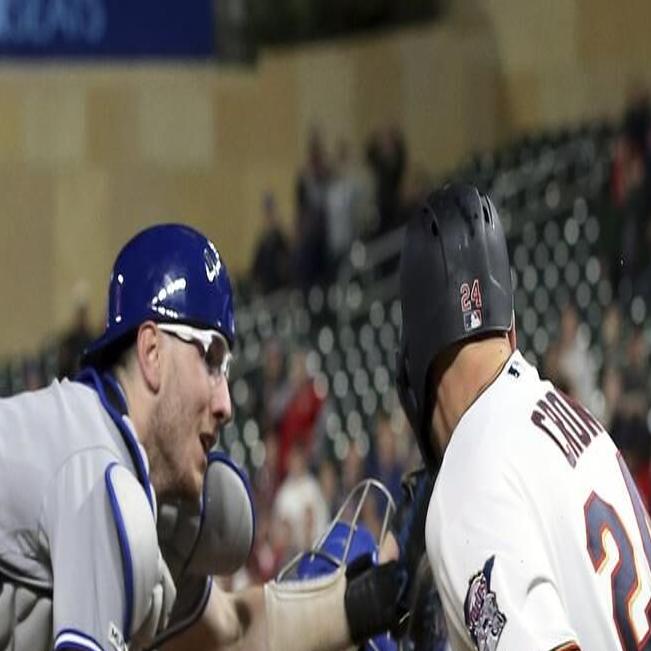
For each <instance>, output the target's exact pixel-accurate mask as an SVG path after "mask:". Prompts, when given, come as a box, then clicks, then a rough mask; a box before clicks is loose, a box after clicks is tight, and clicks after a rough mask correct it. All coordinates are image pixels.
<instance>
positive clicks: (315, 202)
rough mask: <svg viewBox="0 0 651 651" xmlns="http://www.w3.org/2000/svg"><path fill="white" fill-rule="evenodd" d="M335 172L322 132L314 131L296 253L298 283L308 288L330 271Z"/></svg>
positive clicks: (300, 196) (299, 201)
mask: <svg viewBox="0 0 651 651" xmlns="http://www.w3.org/2000/svg"><path fill="white" fill-rule="evenodd" d="M330 177H331V171H330V166H329V164H328V161H327V158H326V154H325V149H324V146H323V142H322V140H321V134H320V133H319V131H318V130H317V129H314V130H313V131H312V134H311V135H310V140H309V144H308V153H307V161H306V163H305V166H304V167H303V169H302V170H301V171H300V173H299V175H298V179H297V183H296V222H295V243H294V254H293V259H294V262H293V277H294V282H295V284H296V285H297V286H298V287H300V288H301V289H303V290H304V291H307V290H308V289H309V288H310V287H311V286H312V285H314V284H316V283H319V282H320V281H321V280H322V279H323V277H324V275H325V273H326V271H327V262H328V261H327V240H326V229H327V210H328V206H327V194H328V185H329V183H330Z"/></svg>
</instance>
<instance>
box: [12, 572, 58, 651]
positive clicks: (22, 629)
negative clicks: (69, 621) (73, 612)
mask: <svg viewBox="0 0 651 651" xmlns="http://www.w3.org/2000/svg"><path fill="white" fill-rule="evenodd" d="M52 643H53V641H52V599H51V598H50V597H48V596H47V595H45V594H41V593H39V592H37V591H34V590H32V589H30V588H27V587H25V586H22V585H17V584H15V583H12V582H11V581H10V580H9V579H5V578H4V577H2V576H0V651H49V650H50V649H51V648H52Z"/></svg>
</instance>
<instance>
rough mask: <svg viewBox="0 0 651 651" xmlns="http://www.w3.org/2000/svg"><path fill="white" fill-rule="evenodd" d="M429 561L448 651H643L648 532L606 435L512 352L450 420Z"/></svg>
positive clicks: (432, 512)
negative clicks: (468, 404) (454, 419)
mask: <svg viewBox="0 0 651 651" xmlns="http://www.w3.org/2000/svg"><path fill="white" fill-rule="evenodd" d="M426 543H427V554H428V557H429V560H430V563H431V565H432V568H433V572H434V577H435V580H436V583H437V586H438V588H439V591H440V595H441V599H442V602H443V606H444V610H445V615H446V620H447V625H448V632H449V635H450V642H451V646H452V648H453V649H455V650H458V649H478V650H479V651H495V650H496V651H516V650H517V651H534V650H535V651H549V650H550V649H575V648H580V649H582V650H583V651H602V650H603V651H614V650H619V649H624V650H625V651H633V650H640V649H645V650H646V649H651V632H650V626H649V623H650V622H651V569H650V567H651V536H650V534H649V520H648V516H647V515H646V512H645V510H644V507H643V506H642V503H641V501H640V499H639V496H638V493H637V490H636V488H635V486H634V484H633V480H632V479H631V476H630V474H629V472H628V470H627V468H626V466H625V464H624V462H623V460H622V458H621V456H620V454H619V452H618V450H617V448H616V447H615V445H614V444H613V442H612V440H611V438H610V436H609V435H608V433H607V432H606V431H605V430H604V428H603V427H602V426H601V425H600V424H599V423H598V422H597V421H596V419H595V418H594V417H593V416H592V415H590V414H589V413H588V412H587V411H586V410H585V409H584V408H583V407H581V406H580V405H578V404H577V403H575V402H573V401H572V400H570V399H569V398H567V397H565V396H564V395H563V394H562V393H560V392H559V391H558V390H557V389H556V388H555V387H554V386H553V385H552V384H551V383H550V382H547V381H543V380H541V379H540V378H539V376H538V373H537V371H536V369H535V368H533V367H532V366H531V365H530V364H528V363H527V362H526V361H525V360H524V359H523V357H522V356H521V355H520V353H518V352H515V353H514V354H513V355H512V356H511V358H510V359H509V361H508V362H507V364H506V365H505V367H504V369H503V370H502V371H501V373H500V375H499V376H498V377H497V379H496V380H495V381H494V382H493V383H492V384H491V385H490V386H489V387H488V388H487V389H486V390H485V391H484V392H483V393H482V394H481V395H480V396H479V397H478V398H477V400H476V401H475V402H474V403H473V404H472V405H471V407H470V408H469V409H468V410H467V411H466V413H465V414H464V415H463V417H462V418H461V421H460V422H459V424H458V425H457V427H456V429H455V430H454V433H453V435H452V438H451V440H450V442H449V445H448V448H447V450H446V452H445V455H444V458H443V463H442V465H441V469H440V472H439V475H438V478H437V481H436V484H435V487H434V491H433V493H432V497H431V501H430V505H429V511H428V515H427V524H426Z"/></svg>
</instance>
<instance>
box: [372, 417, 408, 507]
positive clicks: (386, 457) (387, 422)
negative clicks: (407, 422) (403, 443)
mask: <svg viewBox="0 0 651 651" xmlns="http://www.w3.org/2000/svg"><path fill="white" fill-rule="evenodd" d="M366 467H367V474H368V475H369V476H370V477H374V478H375V479H378V480H379V481H381V482H382V483H383V484H384V485H385V486H386V487H387V488H388V489H389V492H390V493H391V496H392V497H393V499H394V500H396V502H397V501H398V500H399V499H400V495H401V489H400V479H401V477H402V475H403V473H404V471H405V468H404V466H403V464H402V463H401V460H400V459H399V458H398V454H397V450H396V433H395V432H394V431H393V427H392V425H391V419H390V417H389V415H388V414H386V413H383V412H380V413H379V414H378V416H377V418H376V421H375V429H374V431H373V443H372V446H371V452H370V454H369V456H368V460H367V466H366Z"/></svg>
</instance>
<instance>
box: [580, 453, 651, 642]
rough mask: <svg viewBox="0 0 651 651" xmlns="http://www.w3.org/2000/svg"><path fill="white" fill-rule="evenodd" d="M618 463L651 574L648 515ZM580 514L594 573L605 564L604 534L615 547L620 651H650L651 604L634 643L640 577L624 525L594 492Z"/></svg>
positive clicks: (614, 583) (615, 601)
mask: <svg viewBox="0 0 651 651" xmlns="http://www.w3.org/2000/svg"><path fill="white" fill-rule="evenodd" d="M617 460H618V461H619V466H620V468H621V471H622V475H623V476H624V482H625V483H626V488H627V489H628V494H629V496H630V498H631V504H632V505H633V511H634V513H635V519H636V520H637V525H638V528H639V530H640V535H641V537H642V546H643V547H644V555H645V557H646V561H647V564H648V567H649V571H651V534H649V525H648V523H647V515H646V513H645V510H644V507H643V506H642V501H641V499H640V495H639V493H638V492H637V488H636V487H635V483H634V482H633V478H632V477H631V474H630V472H629V471H628V468H627V467H626V464H625V463H624V460H623V459H622V457H621V455H620V454H619V453H618V454H617ZM583 510H584V513H585V523H586V533H587V545H588V553H589V554H590V558H591V560H592V565H593V567H594V569H595V571H598V570H599V568H600V567H601V566H602V564H603V563H604V561H605V560H606V549H605V547H604V539H603V534H604V532H605V531H608V532H610V535H611V536H612V537H613V539H614V541H615V543H616V545H617V550H618V553H619V560H618V562H617V565H616V566H615V568H614V569H613V571H612V575H611V587H612V593H613V617H614V619H615V626H616V627H617V633H618V634H619V639H620V642H621V645H622V649H623V650H624V651H651V602H649V603H648V604H647V606H646V609H645V613H646V616H647V622H648V624H649V627H650V628H649V630H648V631H647V633H646V635H645V636H644V639H643V640H641V641H640V642H638V641H637V636H636V634H635V629H634V627H633V622H632V618H631V614H630V613H631V606H632V601H633V599H634V598H635V597H636V596H637V594H638V592H639V590H640V577H639V575H638V573H637V569H636V564H635V551H634V548H633V544H632V543H631V539H630V538H629V535H628V533H627V532H626V529H625V527H624V524H623V523H622V521H621V519H620V517H619V515H618V514H617V512H616V511H615V509H614V508H613V507H612V506H611V505H610V504H608V503H607V502H605V501H604V500H603V499H601V497H599V496H598V495H597V494H596V493H595V492H592V493H591V495H590V497H589V498H588V499H587V501H586V503H585V505H584V507H583Z"/></svg>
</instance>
